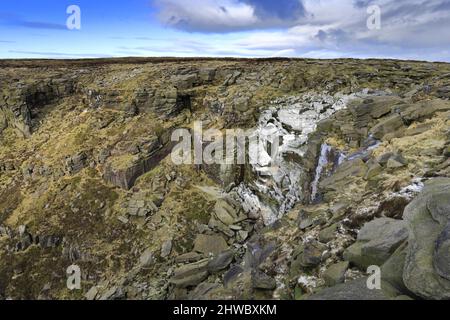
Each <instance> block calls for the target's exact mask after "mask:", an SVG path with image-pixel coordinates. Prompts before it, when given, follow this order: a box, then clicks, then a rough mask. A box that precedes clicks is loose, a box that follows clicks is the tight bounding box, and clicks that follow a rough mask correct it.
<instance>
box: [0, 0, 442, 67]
mask: <svg viewBox="0 0 450 320" xmlns="http://www.w3.org/2000/svg"><path fill="white" fill-rule="evenodd" d="M70 5H77V6H79V8H80V10H81V29H80V30H69V29H68V28H67V27H66V20H67V18H68V17H69V15H68V14H67V13H66V9H67V7H68V6H70ZM373 6H377V8H379V10H380V11H379V12H380V15H379V18H380V25H379V28H368V26H367V20H368V19H371V18H372V17H374V16H373V15H372V14H373V12H374V11H371V10H372V9H370V10H369V12H368V8H373ZM370 21H374V20H370ZM449 31H450V0H195V1H193V0H192V1H189V0H127V1H113V0H109V1H106V0H97V1H92V0H90V1H89V0H1V4H0V58H83V57H122V56H186V57H189V56H236V57H275V56H287V57H311V58H340V57H356V58H369V57H375V58H398V59H417V60H429V61H449V62H450V49H449V48H450V32H449Z"/></svg>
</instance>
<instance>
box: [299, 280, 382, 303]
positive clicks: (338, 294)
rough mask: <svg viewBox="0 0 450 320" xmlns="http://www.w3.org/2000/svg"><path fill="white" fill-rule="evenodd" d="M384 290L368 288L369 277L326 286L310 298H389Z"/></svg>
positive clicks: (309, 298)
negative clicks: (329, 286)
mask: <svg viewBox="0 0 450 320" xmlns="http://www.w3.org/2000/svg"><path fill="white" fill-rule="evenodd" d="M389 299H390V298H389V297H388V296H386V295H385V294H384V292H383V291H382V290H378V289H373V290H370V289H368V288H367V278H361V279H357V280H352V281H349V282H346V283H343V284H338V285H336V286H334V287H331V288H326V289H323V290H322V291H320V292H319V293H317V294H314V295H312V296H310V297H308V300H350V301H351V300H389Z"/></svg>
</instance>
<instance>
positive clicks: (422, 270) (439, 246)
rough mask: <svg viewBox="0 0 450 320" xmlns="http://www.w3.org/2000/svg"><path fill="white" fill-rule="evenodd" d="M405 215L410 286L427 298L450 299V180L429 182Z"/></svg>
mask: <svg viewBox="0 0 450 320" xmlns="http://www.w3.org/2000/svg"><path fill="white" fill-rule="evenodd" d="M404 218H405V220H406V221H407V222H408V228H409V239H408V243H409V246H408V253H407V256H406V261H405V268H404V272H403V280H404V282H405V285H406V287H407V288H408V289H409V290H411V291H412V292H413V293H415V294H416V295H418V296H420V297H422V298H425V299H450V227H449V225H450V179H449V178H436V179H433V180H432V181H430V182H428V183H427V184H426V186H425V188H424V190H423V191H422V193H421V194H420V195H419V196H418V197H417V198H416V199H414V200H413V201H412V202H411V203H410V204H409V205H408V206H407V207H406V209H405V213H404Z"/></svg>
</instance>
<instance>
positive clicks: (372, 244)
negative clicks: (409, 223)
mask: <svg viewBox="0 0 450 320" xmlns="http://www.w3.org/2000/svg"><path fill="white" fill-rule="evenodd" d="M407 238H408V229H407V227H406V223H405V222H404V221H401V220H394V219H391V218H380V219H376V220H374V221H372V222H369V223H367V224H366V225H364V227H363V228H362V229H361V230H360V232H359V233H358V241H357V242H356V243H355V244H354V245H352V246H351V247H349V248H348V249H347V251H346V252H345V253H344V258H345V259H346V260H348V261H350V262H351V263H354V264H355V265H357V266H359V267H361V268H367V267H369V266H371V265H377V266H381V265H382V264H383V263H384V262H385V261H386V260H387V259H388V258H389V257H390V256H391V254H392V253H394V251H395V250H396V249H397V248H398V247H399V246H400V245H401V244H402V243H403V242H405V241H406V239H407Z"/></svg>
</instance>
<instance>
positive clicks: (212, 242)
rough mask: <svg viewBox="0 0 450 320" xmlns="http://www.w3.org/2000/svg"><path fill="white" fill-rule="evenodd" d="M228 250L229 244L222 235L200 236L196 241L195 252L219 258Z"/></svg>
mask: <svg viewBox="0 0 450 320" xmlns="http://www.w3.org/2000/svg"><path fill="white" fill-rule="evenodd" d="M226 250H228V244H227V242H226V241H225V239H224V238H223V237H222V236H221V235H205V234H199V235H198V236H197V238H196V239H195V241H194V251H196V252H200V253H204V254H210V253H212V254H213V255H215V256H217V255H218V254H219V253H221V252H223V251H226Z"/></svg>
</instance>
